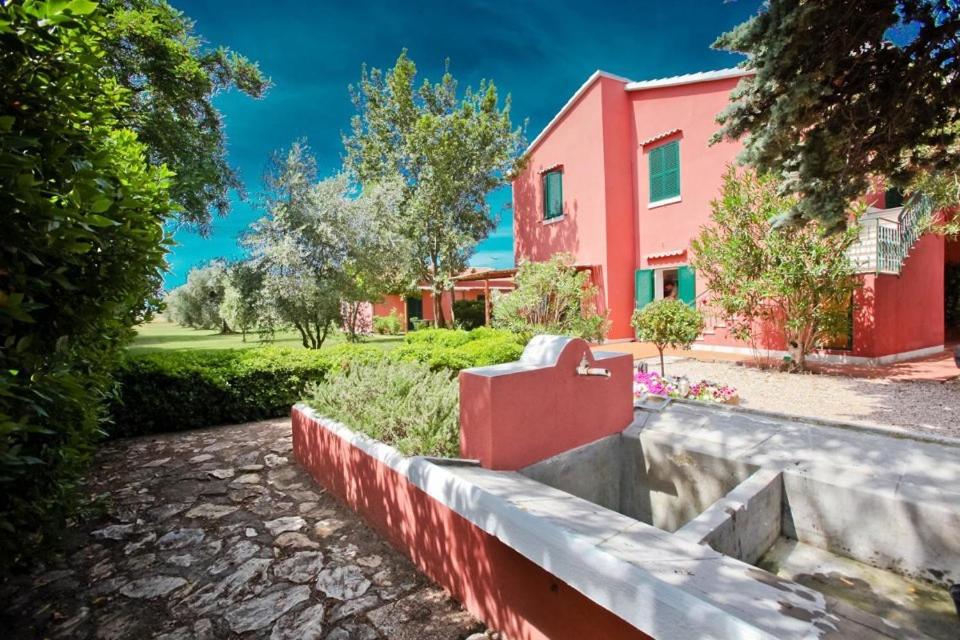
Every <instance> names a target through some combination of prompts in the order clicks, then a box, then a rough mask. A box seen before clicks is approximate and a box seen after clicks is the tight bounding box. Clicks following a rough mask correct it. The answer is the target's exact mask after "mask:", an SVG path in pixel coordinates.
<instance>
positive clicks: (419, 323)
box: [410, 316, 430, 331]
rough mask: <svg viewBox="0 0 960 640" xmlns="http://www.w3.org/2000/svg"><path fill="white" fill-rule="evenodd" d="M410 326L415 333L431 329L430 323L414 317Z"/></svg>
mask: <svg viewBox="0 0 960 640" xmlns="http://www.w3.org/2000/svg"><path fill="white" fill-rule="evenodd" d="M410 326H411V327H412V328H413V330H414V331H420V330H421V329H426V328H427V327H429V326H430V321H429V320H424V319H423V318H418V317H416V316H413V317H411V318H410Z"/></svg>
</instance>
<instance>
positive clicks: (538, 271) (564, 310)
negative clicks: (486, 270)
mask: <svg viewBox="0 0 960 640" xmlns="http://www.w3.org/2000/svg"><path fill="white" fill-rule="evenodd" d="M516 283H517V288H516V290H514V291H511V292H510V293H506V294H500V293H499V292H495V293H494V298H493V324H494V326H497V327H501V328H504V329H509V330H510V331H513V332H515V333H519V334H523V335H526V336H527V337H528V338H530V337H532V336H534V335H536V334H538V333H547V334H556V335H569V336H578V337H581V338H584V339H586V340H596V341H599V340H602V339H603V337H604V336H605V335H606V333H607V327H608V324H609V323H608V322H607V319H606V317H605V316H602V315H600V314H598V313H597V310H596V302H595V301H596V299H597V288H596V286H594V285H593V284H591V283H590V273H589V272H587V271H577V269H576V268H575V267H574V266H573V257H572V256H570V255H568V254H556V255H554V256H553V257H552V258H550V260H548V261H546V262H526V263H524V264H522V265H520V269H519V270H518V271H517V275H516Z"/></svg>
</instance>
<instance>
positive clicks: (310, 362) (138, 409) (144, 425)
mask: <svg viewBox="0 0 960 640" xmlns="http://www.w3.org/2000/svg"><path fill="white" fill-rule="evenodd" d="M522 352H523V343H522V341H521V340H520V339H519V338H518V337H517V336H515V335H513V334H511V333H510V332H508V331H501V330H497V329H488V328H480V329H474V330H473V331H460V330H453V329H424V330H422V331H418V332H414V333H411V334H408V335H407V338H406V340H405V343H404V344H403V345H401V346H400V347H398V348H397V349H394V350H393V351H384V350H383V349H381V348H379V347H376V346H373V345H369V344H339V345H336V346H333V347H324V348H323V349H319V350H310V349H284V348H280V347H261V348H256V349H237V350H218V351H170V352H160V353H148V354H143V355H127V357H126V358H125V359H124V362H123V364H122V365H121V366H120V368H119V370H118V371H117V374H116V378H117V382H118V386H117V392H116V394H115V398H114V399H113V401H112V403H111V407H110V409H111V418H112V424H110V425H108V426H107V432H108V434H109V435H111V436H134V435H145V434H149V433H160V432H165V431H181V430H184V429H196V428H199V427H209V426H213V425H218V424H235V423H239V422H246V421H250V420H263V419H265V418H276V417H279V416H283V415H287V414H288V413H289V411H290V406H291V405H293V404H294V403H296V402H299V401H300V400H301V399H303V398H304V394H305V393H306V388H307V385H308V384H310V383H316V382H320V381H322V380H324V379H325V378H326V376H327V375H329V374H330V373H332V372H337V371H340V370H345V369H348V368H351V367H354V366H358V365H377V366H380V367H384V368H389V367H390V366H391V365H392V364H393V363H397V362H400V363H416V364H421V365H424V366H425V367H427V368H428V369H430V370H433V371H442V372H444V374H445V375H447V377H450V376H451V374H452V373H453V372H457V371H459V370H461V369H465V368H467V367H479V366H486V365H491V364H499V363H501V362H510V361H513V360H516V359H518V358H519V357H520V354H521V353H522Z"/></svg>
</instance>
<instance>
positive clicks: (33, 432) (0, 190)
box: [0, 0, 174, 572]
mask: <svg viewBox="0 0 960 640" xmlns="http://www.w3.org/2000/svg"><path fill="white" fill-rule="evenodd" d="M104 29H105V26H104V23H103V17H102V16H101V15H100V14H99V13H98V12H97V5H96V4H95V3H93V2H88V1H86V0H73V1H72V2H51V1H43V0H24V1H23V2H6V3H3V4H0V78H2V82H0V211H2V212H3V214H2V215H3V230H2V232H0V484H2V486H3V491H2V492H0V572H2V570H3V569H6V568H7V567H8V566H9V565H11V564H14V565H15V564H20V563H25V561H26V560H28V559H29V558H30V556H34V557H35V556H36V555H37V554H38V549H40V548H43V547H44V543H45V542H47V541H48V540H49V539H50V538H51V537H56V536H57V535H59V534H60V533H61V532H62V531H63V528H64V522H65V519H66V517H67V516H68V515H69V514H70V513H71V512H72V510H73V507H75V506H76V504H77V502H76V501H77V497H78V492H77V491H76V486H77V484H76V483H77V478H78V474H79V472H80V471H81V470H82V468H83V466H84V462H85V461H86V459H87V458H88V455H89V453H90V450H91V447H92V443H93V442H94V441H95V440H96V438H97V437H98V436H99V435H100V430H99V429H100V424H101V421H102V420H103V419H104V412H103V402H102V400H103V399H104V397H105V396H107V395H108V394H109V393H110V390H111V389H110V384H111V378H110V371H111V369H112V368H113V366H114V364H115V363H116V360H117V359H118V357H119V356H120V352H121V351H122V348H123V345H124V343H125V340H126V339H128V338H129V337H130V335H131V334H132V331H131V327H132V326H133V325H135V324H137V323H139V322H140V321H142V320H143V319H144V317H145V315H146V314H148V310H149V308H150V307H151V306H154V303H155V302H157V300H156V295H157V291H158V290H159V287H160V278H159V273H160V270H161V269H162V267H163V264H164V261H163V256H164V253H165V247H164V229H163V224H164V221H165V220H166V219H167V217H168V216H169V215H170V213H171V211H172V210H173V208H174V203H173V202H172V201H171V199H170V186H171V175H170V173H169V172H168V171H167V170H166V168H165V167H163V166H156V165H153V164H151V163H149V162H148V161H147V154H148V149H147V147H146V146H144V145H143V144H142V143H140V142H139V141H138V140H137V136H136V134H135V133H134V132H133V131H130V130H129V129H126V128H123V126H122V124H121V122H122V119H123V117H124V114H125V113H127V109H128V106H129V100H130V94H129V92H128V91H127V90H126V89H124V88H123V87H122V86H120V85H119V83H118V82H117V81H116V80H115V79H114V78H112V77H109V76H108V77H104V75H103V74H102V70H103V68H104V64H105V62H104V61H105V59H106V52H105V50H104V48H103V39H104V35H103V34H104Z"/></svg>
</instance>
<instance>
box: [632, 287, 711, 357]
mask: <svg viewBox="0 0 960 640" xmlns="http://www.w3.org/2000/svg"><path fill="white" fill-rule="evenodd" d="M631 323H632V324H633V328H634V329H636V330H637V339H638V340H641V341H643V342H652V343H653V344H654V345H656V347H657V351H659V352H660V373H661V374H663V375H665V374H666V371H665V370H664V367H663V350H664V349H665V348H667V347H672V348H674V349H688V348H690V345H692V344H693V342H694V340H696V339H697V336H699V335H700V332H701V331H703V314H701V313H700V312H699V311H698V310H697V309H696V308H695V307H692V306H690V305H688V304H687V303H685V302H682V301H680V300H671V299H664V300H656V301H654V302H651V303H650V304H648V305H647V306H645V307H644V308H643V309H637V310H636V311H634V312H633V317H632V318H631Z"/></svg>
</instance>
